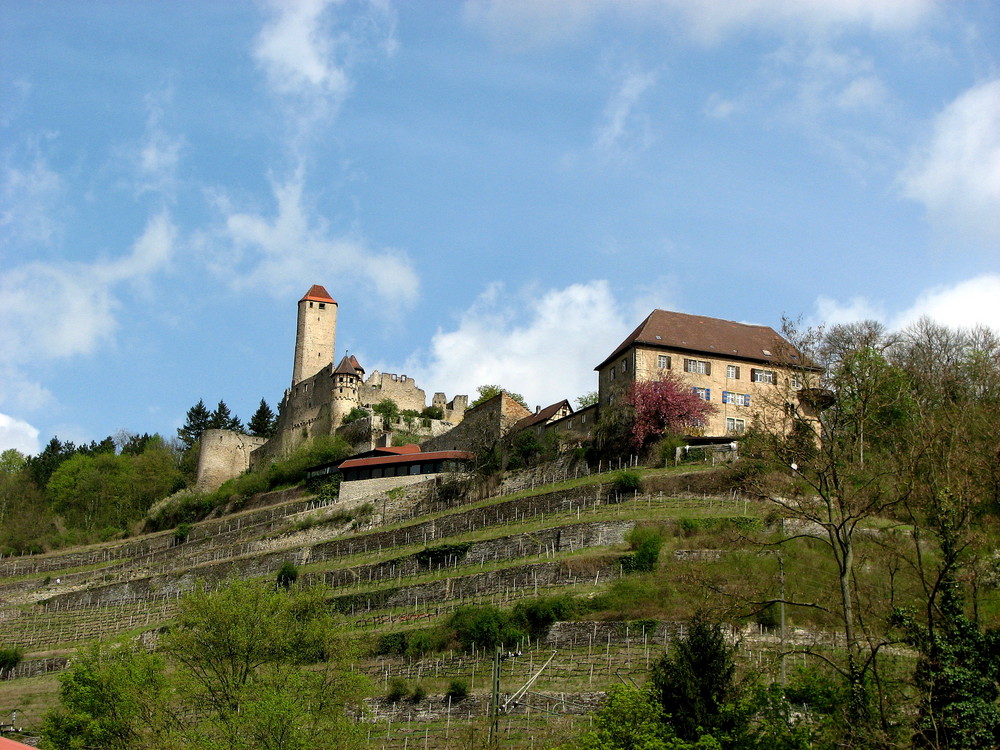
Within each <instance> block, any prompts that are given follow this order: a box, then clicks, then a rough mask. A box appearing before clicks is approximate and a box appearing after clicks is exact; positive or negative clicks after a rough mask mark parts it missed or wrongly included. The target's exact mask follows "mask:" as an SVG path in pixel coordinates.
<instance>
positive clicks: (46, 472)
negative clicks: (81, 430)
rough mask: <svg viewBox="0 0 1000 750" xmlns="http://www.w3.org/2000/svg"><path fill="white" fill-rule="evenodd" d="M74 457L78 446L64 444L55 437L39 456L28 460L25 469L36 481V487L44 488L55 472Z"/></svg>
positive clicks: (70, 443) (68, 442)
mask: <svg viewBox="0 0 1000 750" xmlns="http://www.w3.org/2000/svg"><path fill="white" fill-rule="evenodd" d="M74 455H76V446H75V445H74V444H73V443H72V442H70V441H67V442H65V443H64V442H62V441H61V440H60V439H59V438H58V437H53V438H52V439H51V440H50V441H49V442H48V443H47V444H46V446H45V447H44V448H43V449H42V450H41V451H40V452H39V453H38V454H37V455H34V456H31V457H30V458H28V459H27V461H26V462H25V466H24V468H25V470H26V471H27V472H28V475H29V476H30V477H31V478H32V480H34V482H35V486H37V487H40V488H44V487H45V485H46V484H48V483H49V478H50V477H51V476H52V474H53V473H55V470H56V469H58V468H59V466H60V465H61V464H62V463H63V462H64V461H68V460H69V459H70V458H72V457H73V456H74Z"/></svg>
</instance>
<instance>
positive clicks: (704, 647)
mask: <svg viewBox="0 0 1000 750" xmlns="http://www.w3.org/2000/svg"><path fill="white" fill-rule="evenodd" d="M650 682H651V684H652V689H653V695H654V696H655V697H656V700H657V702H658V703H659V705H660V708H661V711H662V712H663V716H664V719H665V721H666V723H667V724H668V725H669V726H671V727H672V728H673V730H674V732H676V734H677V736H678V737H681V738H682V739H686V740H689V741H694V740H697V739H698V737H699V736H700V735H701V734H702V732H709V733H712V734H718V735H724V734H733V733H736V732H738V731H740V730H742V729H743V728H744V726H745V724H746V723H747V717H746V716H741V715H740V714H739V712H737V711H735V710H734V709H733V703H734V702H735V701H736V700H737V698H738V697H739V695H738V693H739V691H738V686H737V684H736V661H735V649H734V648H733V647H732V646H730V645H729V644H728V643H727V642H726V636H725V633H724V632H723V630H722V626H721V625H719V624H718V623H712V622H709V621H708V620H706V619H705V618H704V617H701V616H697V617H695V618H694V619H693V620H691V621H690V622H689V623H688V627H687V632H686V633H685V635H684V637H683V638H677V639H675V640H674V641H673V642H672V643H671V645H670V650H669V651H668V652H667V653H666V654H664V655H663V656H662V657H661V658H660V659H659V660H658V661H657V662H656V663H654V664H653V667H652V672H651V676H650Z"/></svg>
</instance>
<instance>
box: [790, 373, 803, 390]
mask: <svg viewBox="0 0 1000 750" xmlns="http://www.w3.org/2000/svg"><path fill="white" fill-rule="evenodd" d="M801 387H802V381H800V380H799V377H798V375H792V388H794V389H795V390H799V388H801Z"/></svg>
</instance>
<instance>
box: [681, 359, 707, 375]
mask: <svg viewBox="0 0 1000 750" xmlns="http://www.w3.org/2000/svg"><path fill="white" fill-rule="evenodd" d="M684 372H694V373H697V374H699V375H711V374H712V363H711V362H706V361H705V360H703V359H685V360H684Z"/></svg>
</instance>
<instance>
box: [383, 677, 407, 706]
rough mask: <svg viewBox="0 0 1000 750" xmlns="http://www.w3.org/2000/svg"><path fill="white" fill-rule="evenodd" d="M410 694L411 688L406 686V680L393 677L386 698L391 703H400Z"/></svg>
mask: <svg viewBox="0 0 1000 750" xmlns="http://www.w3.org/2000/svg"><path fill="white" fill-rule="evenodd" d="M409 694H410V688H409V686H408V685H407V684H406V680H404V679H403V678H402V677H393V678H392V679H391V680H389V687H388V689H387V690H386V691H385V697H386V700H388V701H389V702H390V703H399V702H400V701H401V700H403V698H405V697H406V696H407V695H409Z"/></svg>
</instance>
